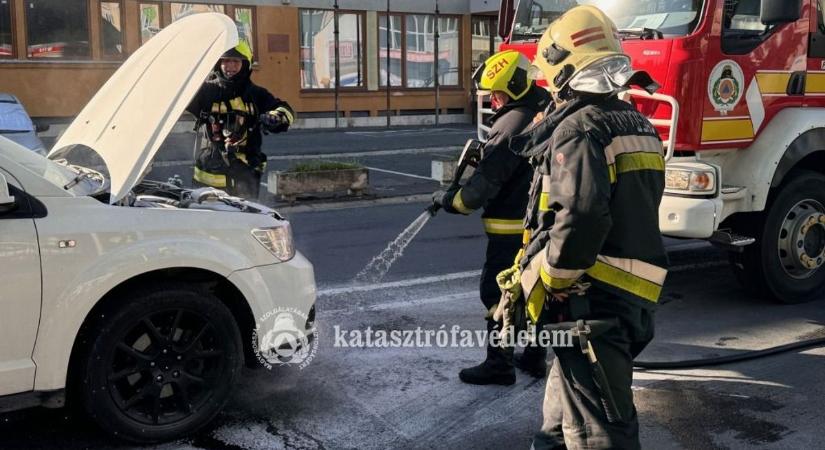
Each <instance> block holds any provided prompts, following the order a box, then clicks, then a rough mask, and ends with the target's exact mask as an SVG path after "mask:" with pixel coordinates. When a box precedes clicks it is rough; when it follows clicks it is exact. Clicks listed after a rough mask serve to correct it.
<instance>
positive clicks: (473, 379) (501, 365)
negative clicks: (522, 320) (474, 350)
mask: <svg viewBox="0 0 825 450" xmlns="http://www.w3.org/2000/svg"><path fill="white" fill-rule="evenodd" d="M496 325H497V324H496V322H494V321H492V320H488V321H487V333H488V336H489V333H490V331H492V330H493V329H495V328H496ZM458 378H459V379H461V381H463V382H465V383H468V384H501V385H505V386H508V385H511V384H513V383H515V382H516V371H515V369H514V368H513V352H512V350H511V349H503V348H501V347H496V346H493V345H492V344H491V343H490V340H489V339H487V359H485V360H484V362H482V363H481V364H479V365H477V366H473V367H468V368H466V369H461V371H460V372H458Z"/></svg>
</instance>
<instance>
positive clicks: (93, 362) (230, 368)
mask: <svg viewBox="0 0 825 450" xmlns="http://www.w3.org/2000/svg"><path fill="white" fill-rule="evenodd" d="M130 297H131V298H129V299H125V300H126V301H124V302H122V303H121V304H122V305H123V307H122V308H120V309H118V310H116V311H114V312H112V313H111V315H110V316H109V317H108V320H105V318H104V320H105V323H101V324H99V325H98V326H99V327H100V328H99V329H98V333H97V336H96V338H95V339H94V341H93V343H92V345H91V348H90V352H89V353H88V357H87V358H88V359H87V361H86V379H85V380H84V381H85V383H84V386H83V387H84V391H85V392H84V394H85V395H84V397H85V404H86V409H87V410H88V411H89V413H90V414H91V415H92V416H93V417H94V418H95V420H96V421H97V422H98V423H99V424H100V425H101V426H102V427H103V428H104V429H105V430H107V431H109V432H111V433H113V434H115V435H117V436H121V437H124V438H126V439H129V440H133V441H136V442H158V441H163V440H168V439H174V438H176V437H180V436H183V435H185V434H188V433H191V432H193V431H195V430H196V429H198V428H200V427H202V426H204V425H205V424H206V423H208V422H209V421H210V420H211V419H212V418H214V417H215V415H217V413H218V412H219V411H220V409H221V408H222V407H223V405H224V404H225V403H226V400H227V399H228V397H229V394H230V392H231V388H232V385H233V383H234V381H235V379H236V377H237V375H238V373H239V372H240V368H241V367H240V366H241V362H242V359H243V349H242V345H241V340H240V333H239V332H238V329H237V326H236V325H235V321H234V318H233V316H232V313H231V312H230V311H229V310H228V309H227V308H226V306H224V305H223V304H222V303H221V302H220V300H218V299H217V298H215V297H214V295H212V294H211V293H209V292H207V291H200V290H198V289H195V288H193V287H191V286H186V285H161V286H157V287H156V289H153V290H151V291H145V292H139V293H136V294H134V295H133V296H130Z"/></svg>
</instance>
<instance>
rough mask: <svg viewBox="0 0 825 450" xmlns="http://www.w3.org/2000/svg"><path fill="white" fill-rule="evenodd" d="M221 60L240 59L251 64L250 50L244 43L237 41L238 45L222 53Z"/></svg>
mask: <svg viewBox="0 0 825 450" xmlns="http://www.w3.org/2000/svg"><path fill="white" fill-rule="evenodd" d="M221 58H240V59H242V60H244V61H246V62H248V63H249V64H252V49H251V48H250V47H249V44H247V43H246V41H239V42H238V45H236V46H235V47H233V48H230V49H229V50H227V51H226V52H224V54H223V55H221Z"/></svg>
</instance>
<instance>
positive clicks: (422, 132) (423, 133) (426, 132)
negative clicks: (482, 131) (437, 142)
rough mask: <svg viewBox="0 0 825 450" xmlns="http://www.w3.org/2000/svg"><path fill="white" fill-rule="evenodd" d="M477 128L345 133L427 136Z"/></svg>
mask: <svg viewBox="0 0 825 450" xmlns="http://www.w3.org/2000/svg"><path fill="white" fill-rule="evenodd" d="M474 131H475V130H473V129H461V128H424V129H403V130H380V131H346V132H345V134H349V135H355V136H365V137H383V136H387V135H390V136H393V137H398V136H416V135H418V136H426V135H432V134H444V133H461V134H471V133H473V132H474Z"/></svg>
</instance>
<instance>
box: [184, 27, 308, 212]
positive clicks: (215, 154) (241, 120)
mask: <svg viewBox="0 0 825 450" xmlns="http://www.w3.org/2000/svg"><path fill="white" fill-rule="evenodd" d="M251 66H252V50H251V49H250V48H249V45H248V44H247V43H246V42H243V41H241V42H240V43H239V44H238V45H237V46H236V47H235V48H233V49H231V50H229V51H227V52H226V53H224V54H223V55H222V56H221V59H220V61H219V62H218V63H217V64H216V65H215V68H214V69H213V71H212V73H210V75H209V77H208V78H207V80H206V82H205V83H204V84H203V86H202V87H201V89H200V90H199V91H198V93H197V94H196V95H195V98H194V99H193V100H192V102H191V103H190V104H189V106H188V107H187V111H189V112H190V113H192V114H193V115H194V116H195V117H196V118H197V119H198V128H199V127H200V126H203V136H204V139H205V145H203V146H201V148H197V149H196V150H195V174H194V177H193V178H194V181H195V183H196V184H197V185H205V186H211V187H214V188H218V189H223V190H225V191H227V192H228V193H229V194H232V195H237V196H239V197H245V198H252V199H255V198H257V197H258V189H259V187H260V184H261V176H262V175H263V172H264V169H265V166H266V155H264V154H263V152H262V151H261V140H262V136H261V132H262V131H261V129H262V128H263V129H264V130H266V131H268V132H271V133H280V132H283V131H286V130H287V129H289V126H290V125H292V123H293V121H294V119H295V112H294V111H293V110H292V108H291V107H290V106H289V105H288V104H287V103H286V102H285V101H283V100H281V99H279V98H277V97H275V96H273V95H272V94H271V93H270V92H269V91H268V90H266V89H265V88H263V87H260V86H258V85H256V84H255V83H253V82H252V80H251V79H250V76H251V74H252V72H251Z"/></svg>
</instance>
